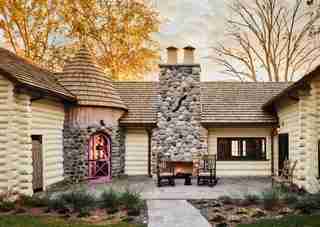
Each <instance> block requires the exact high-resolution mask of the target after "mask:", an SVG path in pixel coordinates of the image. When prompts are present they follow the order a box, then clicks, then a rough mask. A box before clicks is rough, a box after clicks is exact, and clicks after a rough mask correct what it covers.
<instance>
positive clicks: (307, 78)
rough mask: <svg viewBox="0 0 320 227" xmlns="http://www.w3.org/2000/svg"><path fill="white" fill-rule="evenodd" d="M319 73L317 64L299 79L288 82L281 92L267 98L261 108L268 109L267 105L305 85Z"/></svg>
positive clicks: (319, 68)
mask: <svg viewBox="0 0 320 227" xmlns="http://www.w3.org/2000/svg"><path fill="white" fill-rule="evenodd" d="M319 75H320V65H319V66H317V67H316V68H315V69H313V70H312V71H310V72H309V73H308V74H306V75H304V76H303V77H302V78H301V79H300V80H298V81H296V82H294V83H290V86H288V87H287V88H286V89H284V90H282V91H281V92H279V93H278V94H276V95H274V96H273V97H271V98H270V99H269V100H267V102H265V103H264V105H263V108H264V109H268V108H269V107H272V105H273V104H274V103H276V102H278V101H280V100H281V99H282V98H283V97H286V96H287V95H288V94H290V92H292V91H294V90H296V89H299V88H301V87H303V86H305V85H306V84H308V82H310V81H311V80H312V79H313V78H314V77H316V76H319Z"/></svg>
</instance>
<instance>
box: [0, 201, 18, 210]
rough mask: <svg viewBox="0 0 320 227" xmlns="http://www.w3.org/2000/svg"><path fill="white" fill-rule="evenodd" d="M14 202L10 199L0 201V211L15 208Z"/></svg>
mask: <svg viewBox="0 0 320 227" xmlns="http://www.w3.org/2000/svg"><path fill="white" fill-rule="evenodd" d="M15 207H16V206H15V203H14V202H11V201H0V211H1V212H8V211H12V210H14V209H15Z"/></svg>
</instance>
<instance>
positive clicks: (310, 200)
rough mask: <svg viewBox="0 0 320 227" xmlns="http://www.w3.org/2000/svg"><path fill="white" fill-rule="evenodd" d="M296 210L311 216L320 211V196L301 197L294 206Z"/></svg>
mask: <svg viewBox="0 0 320 227" xmlns="http://www.w3.org/2000/svg"><path fill="white" fill-rule="evenodd" d="M294 208H295V209H297V210H300V211H301V212H302V213H304V214H311V213H312V212H313V211H314V210H316V209H320V194H319V193H318V194H309V195H306V196H303V197H301V198H300V199H299V200H298V201H297V202H296V203H295V204H294Z"/></svg>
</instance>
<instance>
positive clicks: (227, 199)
mask: <svg viewBox="0 0 320 227" xmlns="http://www.w3.org/2000/svg"><path fill="white" fill-rule="evenodd" d="M218 200H219V201H221V202H222V203H224V204H226V205H228V204H233V203H234V200H233V199H232V198H231V197H230V196H226V195H224V196H220V197H219V198H218Z"/></svg>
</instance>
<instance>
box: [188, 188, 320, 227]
mask: <svg viewBox="0 0 320 227" xmlns="http://www.w3.org/2000/svg"><path fill="white" fill-rule="evenodd" d="M189 202H190V203H191V204H192V205H193V206H194V207H196V208H198V209H199V210H200V212H201V214H202V215H203V216H204V217H205V218H206V219H207V220H208V221H209V222H210V223H211V224H212V225H213V226H221V227H222V226H228V227H233V226H242V225H240V224H252V223H256V222H258V221H261V220H265V219H269V220H281V219H282V218H285V217H287V216H300V215H310V216H311V215H319V214H320V193H319V194H314V195H310V194H300V193H296V192H289V191H287V190H286V189H284V188H274V189H272V190H270V191H266V192H264V193H263V194H262V195H247V196H246V197H245V198H243V199H232V198H230V197H226V196H225V197H220V198H218V199H211V200H206V199H202V200H189ZM317 217H319V216H317ZM243 226H245V225H243ZM249 226H251V225H249ZM252 226H258V225H252ZM259 226H260V225H259ZM311 226H313V225H310V227H311ZM316 226H320V225H316ZM294 227H296V226H294Z"/></svg>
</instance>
